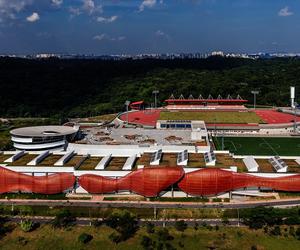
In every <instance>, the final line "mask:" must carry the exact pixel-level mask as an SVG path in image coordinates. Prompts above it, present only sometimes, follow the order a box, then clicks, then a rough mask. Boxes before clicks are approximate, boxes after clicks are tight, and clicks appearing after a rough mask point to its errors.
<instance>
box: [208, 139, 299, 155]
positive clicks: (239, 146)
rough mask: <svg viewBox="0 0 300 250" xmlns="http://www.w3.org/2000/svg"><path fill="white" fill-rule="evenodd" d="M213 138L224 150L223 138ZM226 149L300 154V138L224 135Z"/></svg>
mask: <svg viewBox="0 0 300 250" xmlns="http://www.w3.org/2000/svg"><path fill="white" fill-rule="evenodd" d="M213 139H214V143H215V146H216V148H217V149H218V150H222V138H221V137H214V138H213ZM224 150H229V151H230V152H232V153H234V154H236V155H285V156H300V138H275V137H224Z"/></svg>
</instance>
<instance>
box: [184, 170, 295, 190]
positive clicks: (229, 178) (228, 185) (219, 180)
mask: <svg viewBox="0 0 300 250" xmlns="http://www.w3.org/2000/svg"><path fill="white" fill-rule="evenodd" d="M178 186H179V188H180V189H181V190H182V191H184V192H186V193H188V194H190V195H197V196H200V195H201V196H207V195H216V194H220V193H224V192H228V191H232V190H236V189H240V188H247V187H265V188H271V189H273V190H277V191H288V192H299V191H300V175H299V174H298V175H293V176H285V177H275V178H266V177H258V176H254V175H249V174H242V173H234V172H231V171H226V170H221V169H216V168H210V169H201V170H197V171H194V172H191V173H188V174H185V176H184V177H183V178H182V180H181V181H180V182H179V183H178Z"/></svg>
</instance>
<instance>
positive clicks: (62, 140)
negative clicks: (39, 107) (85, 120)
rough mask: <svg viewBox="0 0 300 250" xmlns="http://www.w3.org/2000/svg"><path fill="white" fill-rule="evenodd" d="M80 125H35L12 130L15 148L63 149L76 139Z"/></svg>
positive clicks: (31, 149) (32, 149)
mask: <svg viewBox="0 0 300 250" xmlns="http://www.w3.org/2000/svg"><path fill="white" fill-rule="evenodd" d="M78 131H79V127H68V126H35V127H24V128H17V129H13V130H11V131H10V134H11V140H12V142H13V146H14V148H16V149H18V150H26V151H35V150H63V149H65V148H66V146H67V143H68V142H69V141H72V140H74V139H75V137H76V135H77V133H78Z"/></svg>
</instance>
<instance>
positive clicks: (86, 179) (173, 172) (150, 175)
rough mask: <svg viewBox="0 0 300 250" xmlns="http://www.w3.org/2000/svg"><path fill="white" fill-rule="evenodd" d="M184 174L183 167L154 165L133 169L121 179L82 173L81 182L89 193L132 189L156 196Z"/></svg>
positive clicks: (138, 192) (149, 195) (141, 193)
mask: <svg viewBox="0 0 300 250" xmlns="http://www.w3.org/2000/svg"><path fill="white" fill-rule="evenodd" d="M183 175H184V171H183V169H182V167H152V168H143V169H139V170H137V171H133V172H131V173H129V174H128V175H126V176H124V177H122V178H119V179H112V178H107V177H103V176H97V175H82V176H80V177H79V184H80V185H81V186H82V187H83V188H84V189H85V190H87V191H88V192H89V193H112V192H117V191H132V192H134V193H137V194H140V195H143V196H146V197H155V196H157V195H158V194H159V193H160V192H161V191H163V190H165V189H167V188H168V187H169V186H171V185H172V184H174V183H177V182H178V181H179V180H180V179H181V178H182V177H183Z"/></svg>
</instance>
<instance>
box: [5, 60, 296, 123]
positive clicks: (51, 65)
mask: <svg viewBox="0 0 300 250" xmlns="http://www.w3.org/2000/svg"><path fill="white" fill-rule="evenodd" d="M291 85H293V86H296V94H297V90H298V93H299V89H300V60H299V59H297V58H277V59H257V60H253V59H240V58H223V57H209V58H206V59H176V60H158V59H145V60H130V59H128V60H119V61H113V60H96V59H95V60H92V59H89V60H88V59H85V60H80V59H68V60H67V59H65V60H63V59H57V58H51V59H47V60H33V59H19V58H8V57H3V58H0V93H1V96H0V97H1V98H0V117H9V118H11V117H56V118H61V117H85V116H95V115H101V114H106V113H116V112H120V111H122V110H124V102H125V101H126V100H130V101H137V100H145V101H146V102H147V103H148V104H149V105H150V104H151V103H153V102H154V99H153V95H152V91H153V90H156V89H157V90H159V95H158V100H159V105H163V104H164V102H163V101H164V100H165V99H166V98H168V97H169V96H170V95H171V94H174V95H175V96H179V95H180V94H183V95H184V96H185V97H188V96H189V95H190V94H192V95H193V96H194V97H195V98H196V97H198V96H199V94H202V96H204V97H207V96H208V95H209V94H211V95H212V96H215V97H216V96H218V95H219V94H220V95H221V96H223V97H226V96H227V95H228V94H230V95H232V96H233V97H234V96H236V95H237V94H239V95H241V96H242V97H243V98H245V99H248V100H249V103H252V102H253V101H252V100H253V96H252V94H251V90H259V91H260V93H259V95H258V97H257V103H258V104H260V105H271V106H273V105H274V106H275V105H276V106H284V105H288V104H289V86H291ZM298 96H299V94H298Z"/></svg>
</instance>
